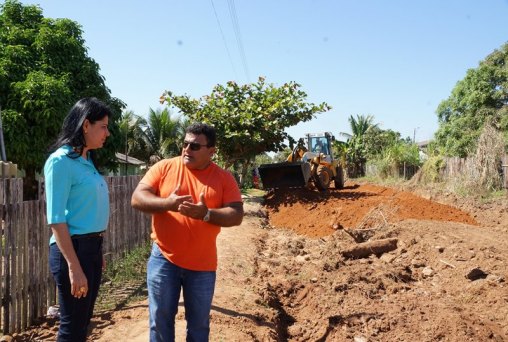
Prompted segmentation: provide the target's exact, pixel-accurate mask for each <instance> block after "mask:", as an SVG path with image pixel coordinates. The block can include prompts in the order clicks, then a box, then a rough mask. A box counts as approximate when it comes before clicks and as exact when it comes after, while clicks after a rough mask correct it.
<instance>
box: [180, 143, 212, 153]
mask: <svg viewBox="0 0 508 342" xmlns="http://www.w3.org/2000/svg"><path fill="white" fill-rule="evenodd" d="M187 146H190V149H191V151H199V150H200V149H201V147H208V145H201V144H200V143H197V142H189V141H184V142H183V148H184V149H186V148H187Z"/></svg>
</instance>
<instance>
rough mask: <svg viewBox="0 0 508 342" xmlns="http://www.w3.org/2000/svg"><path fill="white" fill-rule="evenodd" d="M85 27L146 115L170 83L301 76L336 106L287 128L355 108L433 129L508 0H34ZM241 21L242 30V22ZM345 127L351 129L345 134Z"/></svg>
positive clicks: (320, 126) (502, 25) (329, 125)
mask: <svg viewBox="0 0 508 342" xmlns="http://www.w3.org/2000/svg"><path fill="white" fill-rule="evenodd" d="M22 2H23V3H25V4H39V5H40V6H41V8H42V9H43V11H44V16H46V17H51V18H69V19H72V20H74V21H77V22H78V23H79V24H80V25H81V26H82V28H83V32H84V33H83V37H84V39H85V40H86V46H87V47H88V48H89V51H88V52H89V56H90V57H92V58H93V59H95V61H96V62H97V63H99V65H100V67H101V74H102V75H103V76H104V77H105V78H106V84H107V86H108V87H109V88H110V90H111V93H112V95H113V96H115V97H118V98H120V99H121V100H123V101H124V102H125V103H126V104H127V106H128V109H131V110H133V111H134V112H135V113H136V114H139V115H146V114H147V113H148V110H149V108H153V109H157V108H160V106H159V104H158V99H159V96H160V95H161V94H162V92H163V91H164V90H171V91H172V92H173V93H175V94H179V95H182V94H188V95H190V96H192V97H195V98H199V97H201V96H203V95H206V94H209V93H210V92H211V90H212V88H213V86H214V85H216V84H224V83H226V82H227V81H229V80H235V81H236V82H237V83H240V84H243V83H250V82H255V81H256V80H257V78H258V76H264V77H266V81H267V82H268V83H273V84H275V85H277V86H280V85H282V84H284V83H285V82H288V81H295V82H297V83H299V84H301V86H302V90H303V91H305V92H306V93H307V95H308V101H309V102H314V103H321V102H327V103H328V104H330V105H331V106H332V107H333V109H332V110H331V111H329V112H326V113H321V114H318V115H317V117H316V119H314V120H312V121H310V122H306V123H301V124H299V125H297V126H294V127H291V128H289V129H288V130H287V131H288V133H289V134H290V135H292V136H293V137H294V138H295V139H298V138H299V137H302V136H303V135H304V133H306V132H321V131H330V132H332V133H333V134H335V135H336V137H337V138H339V139H341V137H340V136H339V132H349V131H350V129H349V123H348V120H347V118H348V117H349V116H350V115H356V114H364V115H367V114H370V115H373V116H374V118H375V122H377V123H379V124H380V127H381V128H383V129H393V130H395V131H398V132H400V133H401V134H402V136H403V137H407V136H409V137H411V138H413V136H415V137H416V140H417V141H421V140H427V139H430V138H432V136H433V134H434V132H435V131H436V130H437V127H438V122H437V116H436V114H435V111H436V108H437V106H438V104H439V103H440V102H441V101H442V100H444V99H446V98H447V97H448V96H449V95H450V92H451V90H452V89H453V87H454V86H455V84H456V83H457V81H459V80H461V79H462V78H463V77H464V76H465V74H466V72H467V70H468V69H470V68H476V67H477V66H478V63H479V61H481V60H483V59H484V58H485V57H486V56H487V55H488V54H489V53H491V52H492V51H494V50H495V49H497V48H499V47H500V46H501V45H502V44H504V43H506V42H508V0H412V1H408V0H384V1H381V0H349V1H344V0H326V1H325V0H313V1H311V0H307V1H304V0H269V1H267V0H259V1H247V0H241V1H240V0H236V1H233V0H206V1H205V0H202V1H199V0H196V1H169V0H166V1H161V0H144V1H134V0H123V1H118V0H100V1H99V0H89V1H82V0H73V1H69V0H38V1H37V0H35V1H29V0H23V1H22ZM235 32H236V34H235ZM342 139H343V138H342Z"/></svg>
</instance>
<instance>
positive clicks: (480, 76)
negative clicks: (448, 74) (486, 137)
mask: <svg viewBox="0 0 508 342" xmlns="http://www.w3.org/2000/svg"><path fill="white" fill-rule="evenodd" d="M437 116H438V119H439V129H438V131H437V132H436V143H437V146H438V147H439V148H441V149H442V150H443V151H444V152H445V154H447V155H451V156H460V157H465V156H466V155H467V154H468V153H469V152H470V151H473V150H474V148H475V143H476V141H477V140H478V137H479V136H480V133H481V130H482V127H483V126H484V124H485V122H486V121H488V120H489V119H492V120H493V122H494V123H495V124H496V126H497V128H498V129H500V130H501V131H503V132H505V138H506V132H507V131H508V43H506V44H504V45H503V46H502V47H501V48H500V49H499V50H495V51H494V52H493V53H491V54H490V55H488V56H487V57H486V58H485V60H483V61H481V62H480V64H479V66H478V68H476V69H470V70H468V71H467V74H466V76H465V78H464V79H463V80H461V81H459V82H458V83H457V85H456V86H455V88H454V89H453V90H452V93H451V95H450V97H448V99H446V100H444V101H443V102H441V103H440V104H439V107H438V109H437Z"/></svg>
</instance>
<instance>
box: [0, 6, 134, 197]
mask: <svg viewBox="0 0 508 342" xmlns="http://www.w3.org/2000/svg"><path fill="white" fill-rule="evenodd" d="M88 96H95V97H97V98H99V99H101V100H102V101H104V102H106V103H107V104H108V105H109V106H110V107H111V109H112V111H113V112H114V113H115V117H114V118H113V120H112V121H111V124H110V131H111V132H112V136H111V137H110V138H109V139H108V141H107V142H106V145H105V147H104V148H103V149H101V150H99V153H98V158H99V162H100V163H101V164H102V165H105V167H107V168H109V169H114V168H115V167H116V161H115V157H114V153H115V149H114V146H116V145H117V143H118V142H119V141H120V140H119V139H120V138H119V134H118V126H117V125H116V124H115V119H117V118H118V117H119V116H120V113H121V109H122V108H123V107H124V103H123V102H122V101H120V100H118V99H116V98H112V97H111V95H110V91H109V89H108V88H107V87H106V85H105V82H104V77H102V76H101V75H100V73H99V65H98V64H97V63H96V62H95V61H94V60H93V59H92V58H90V57H89V56H88V54H87V49H86V47H85V41H84V39H83V38H82V31H81V27H80V26H79V25H78V24H77V23H76V22H73V21H71V20H68V19H56V20H55V19H50V18H44V16H43V14H42V10H41V8H40V7H38V6H33V5H28V6H24V5H22V4H21V3H20V2H19V1H17V0H6V1H5V2H4V3H3V4H2V5H0V107H1V109H2V122H3V128H4V137H5V149H6V154H7V157H8V159H9V160H11V161H13V162H14V163H17V164H18V167H19V168H21V169H23V170H24V171H25V173H26V177H25V180H24V184H25V191H24V192H25V197H26V198H33V197H34V196H35V194H36V191H35V174H36V172H40V171H41V169H42V166H43V163H44V161H45V159H46V157H47V148H48V146H49V145H50V144H51V143H52V142H53V141H54V139H55V138H56V135H57V134H58V132H59V130H60V127H61V125H62V121H63V118H64V117H65V115H66V113H67V111H68V110H69V109H70V107H71V106H72V104H74V102H76V101H77V100H78V99H80V98H82V97H88Z"/></svg>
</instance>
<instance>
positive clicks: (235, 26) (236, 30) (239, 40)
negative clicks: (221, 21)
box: [228, 0, 250, 82]
mask: <svg viewBox="0 0 508 342" xmlns="http://www.w3.org/2000/svg"><path fill="white" fill-rule="evenodd" d="M228 8H229V15H230V16H231V22H232V23H233V31H234V33H235V37H236V44H237V45H238V51H240V59H241V60H242V66H243V70H244V72H245V76H246V77H247V82H250V76H249V68H248V67H247V58H246V57H245V50H244V48H243V42H242V35H241V33H240V25H239V24H238V16H237V15H236V8H235V2H234V0H228Z"/></svg>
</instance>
